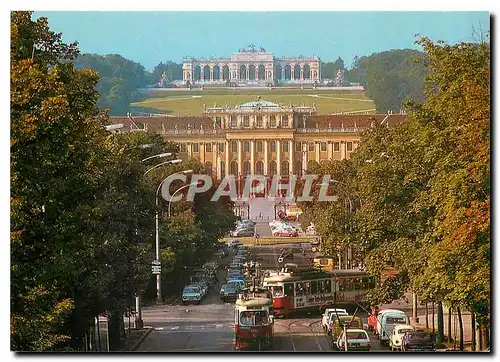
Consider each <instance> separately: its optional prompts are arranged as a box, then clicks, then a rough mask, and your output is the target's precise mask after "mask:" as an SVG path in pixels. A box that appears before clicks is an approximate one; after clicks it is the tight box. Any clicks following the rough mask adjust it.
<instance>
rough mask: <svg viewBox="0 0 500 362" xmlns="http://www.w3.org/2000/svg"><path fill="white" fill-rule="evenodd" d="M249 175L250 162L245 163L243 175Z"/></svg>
mask: <svg viewBox="0 0 500 362" xmlns="http://www.w3.org/2000/svg"><path fill="white" fill-rule="evenodd" d="M249 174H250V162H249V161H244V162H243V175H249Z"/></svg>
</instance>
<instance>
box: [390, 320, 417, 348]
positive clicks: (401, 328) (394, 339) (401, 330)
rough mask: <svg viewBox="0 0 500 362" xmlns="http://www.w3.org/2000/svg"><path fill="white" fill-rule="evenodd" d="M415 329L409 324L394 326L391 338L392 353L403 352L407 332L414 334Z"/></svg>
mask: <svg viewBox="0 0 500 362" xmlns="http://www.w3.org/2000/svg"><path fill="white" fill-rule="evenodd" d="M414 330H415V328H414V327H413V326H412V325H409V324H398V325H396V326H394V329H393V331H392V333H391V335H390V336H389V347H391V351H394V350H395V349H399V350H401V349H402V348H403V347H402V346H403V343H402V341H403V337H404V335H405V334H406V332H412V331H414Z"/></svg>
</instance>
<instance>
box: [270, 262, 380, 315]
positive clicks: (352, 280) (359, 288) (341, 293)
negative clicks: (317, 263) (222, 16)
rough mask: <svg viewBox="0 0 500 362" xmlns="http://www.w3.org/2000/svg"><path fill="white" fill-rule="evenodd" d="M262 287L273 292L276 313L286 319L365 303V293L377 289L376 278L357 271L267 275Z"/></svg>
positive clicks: (315, 271) (313, 271) (314, 271)
mask: <svg viewBox="0 0 500 362" xmlns="http://www.w3.org/2000/svg"><path fill="white" fill-rule="evenodd" d="M263 286H264V287H267V288H269V290H270V291H271V293H272V297H273V312H274V314H276V315H281V316H286V315H289V314H293V313H297V312H308V311H318V310H319V309H324V308H329V307H335V306H339V305H354V304H357V303H361V304H362V303H364V301H365V298H364V296H365V291H367V290H369V289H372V288H374V286H375V278H374V277H371V276H368V275H367V273H366V272H364V271H360V270H356V269H349V270H334V271H332V272H322V271H317V270H312V271H302V272H301V271H297V272H292V273H278V274H274V275H270V276H267V277H265V278H264V283H263Z"/></svg>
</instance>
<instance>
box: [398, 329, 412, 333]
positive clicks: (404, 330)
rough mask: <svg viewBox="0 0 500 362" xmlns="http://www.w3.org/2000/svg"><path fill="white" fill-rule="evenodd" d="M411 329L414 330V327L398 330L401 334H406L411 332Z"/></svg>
mask: <svg viewBox="0 0 500 362" xmlns="http://www.w3.org/2000/svg"><path fill="white" fill-rule="evenodd" d="M411 331H413V329H410V328H409V329H400V330H399V331H398V333H399V334H405V333H406V332H411Z"/></svg>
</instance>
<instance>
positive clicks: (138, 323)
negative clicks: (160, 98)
mask: <svg viewBox="0 0 500 362" xmlns="http://www.w3.org/2000/svg"><path fill="white" fill-rule="evenodd" d="M154 146H156V144H155V143H148V144H142V145H138V146H133V147H129V148H127V149H126V151H127V150H131V149H134V148H141V149H146V148H153V147H154ZM170 156H172V153H170V152H166V153H160V154H157V155H153V156H150V157H146V158H145V159H143V160H141V162H144V161H147V160H150V159H153V158H163V157H170ZM172 161H176V160H170V161H169V162H166V163H176V162H172ZM163 164H165V163H162V165H163ZM148 172H149V170H148V171H146V172H145V173H144V175H143V176H145V175H146V174H147V173H148ZM135 310H136V315H135V328H136V329H142V328H143V326H144V322H143V320H142V311H141V296H140V295H139V294H137V295H136V296H135Z"/></svg>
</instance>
